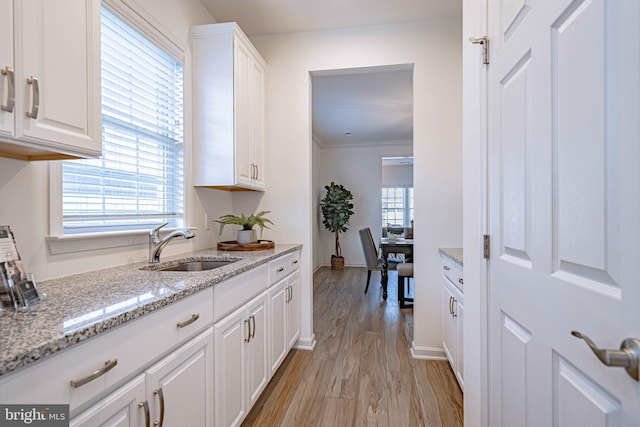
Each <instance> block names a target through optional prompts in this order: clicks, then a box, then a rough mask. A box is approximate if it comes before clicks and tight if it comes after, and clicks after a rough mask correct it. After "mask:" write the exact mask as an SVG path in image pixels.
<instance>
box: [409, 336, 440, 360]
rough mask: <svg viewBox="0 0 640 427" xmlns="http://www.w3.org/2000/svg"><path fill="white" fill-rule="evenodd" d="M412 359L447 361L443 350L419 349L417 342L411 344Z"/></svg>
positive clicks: (435, 348) (436, 348) (434, 348)
mask: <svg viewBox="0 0 640 427" xmlns="http://www.w3.org/2000/svg"><path fill="white" fill-rule="evenodd" d="M411 357H413V358H414V359H423V360H447V356H446V354H445V353H444V349H443V348H438V347H417V346H416V343H415V341H414V342H412V343H411Z"/></svg>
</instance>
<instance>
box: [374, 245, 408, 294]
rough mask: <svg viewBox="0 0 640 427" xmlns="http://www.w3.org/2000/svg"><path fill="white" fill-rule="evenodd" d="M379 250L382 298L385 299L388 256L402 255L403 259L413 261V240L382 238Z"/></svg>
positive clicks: (387, 279)
mask: <svg viewBox="0 0 640 427" xmlns="http://www.w3.org/2000/svg"><path fill="white" fill-rule="evenodd" d="M380 250H381V252H382V298H383V299H387V284H388V282H389V262H388V259H389V254H404V256H405V259H411V260H413V239H405V238H403V237H395V238H390V237H382V238H381V239H380Z"/></svg>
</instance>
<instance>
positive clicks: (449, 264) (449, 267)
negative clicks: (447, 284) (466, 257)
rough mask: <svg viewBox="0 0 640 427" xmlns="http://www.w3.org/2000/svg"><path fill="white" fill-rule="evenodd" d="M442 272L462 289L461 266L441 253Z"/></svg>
mask: <svg viewBox="0 0 640 427" xmlns="http://www.w3.org/2000/svg"><path fill="white" fill-rule="evenodd" d="M441 259H442V274H444V276H445V277H446V278H447V279H449V280H450V281H451V282H452V283H453V284H454V285H455V286H456V287H457V288H458V289H460V291H463V289H464V279H463V275H462V267H461V266H460V264H458V263H457V262H455V261H453V260H452V259H451V258H449V257H448V256H445V255H442V256H441Z"/></svg>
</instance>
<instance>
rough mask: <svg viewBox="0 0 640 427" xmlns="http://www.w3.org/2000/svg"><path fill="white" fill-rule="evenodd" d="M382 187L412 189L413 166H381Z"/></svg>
mask: <svg viewBox="0 0 640 427" xmlns="http://www.w3.org/2000/svg"><path fill="white" fill-rule="evenodd" d="M382 186H383V187H413V165H383V166H382Z"/></svg>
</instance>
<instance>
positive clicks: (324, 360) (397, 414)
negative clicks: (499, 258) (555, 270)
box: [243, 267, 463, 427]
mask: <svg viewBox="0 0 640 427" xmlns="http://www.w3.org/2000/svg"><path fill="white" fill-rule="evenodd" d="M366 277H367V273H366V270H365V269H364V268H345V270H344V271H341V272H340V271H332V270H331V269H330V268H324V267H323V268H321V269H319V270H318V271H317V272H316V274H315V275H314V280H313V282H314V291H313V301H314V304H313V312H314V313H313V321H314V331H315V334H316V340H317V344H316V347H315V349H314V350H313V351H305V350H292V351H291V353H290V354H289V356H287V358H286V359H285V361H284V362H283V364H282V366H281V367H280V368H279V369H278V371H277V372H276V374H275V376H274V377H273V379H272V380H271V382H270V383H269V385H268V386H267V388H266V389H265V391H264V392H263V393H262V395H261V396H260V398H259V399H258V402H256V405H255V406H254V408H253V409H252V411H251V412H250V413H249V414H248V416H247V418H246V420H245V422H244V423H243V426H261V427H263V426H268V427H271V426H292V427H293V426H295V427H300V426H331V427H342V426H365V425H366V426H390V427H399V426H452V427H456V426H462V425H463V419H462V392H461V391H460V387H459V386H458V383H457V382H456V380H455V377H454V376H453V372H452V371H451V368H450V367H449V364H448V363H447V362H442V361H424V360H415V359H412V358H411V354H410V349H409V348H410V345H411V341H412V334H413V325H412V324H413V311H412V309H410V308H404V309H400V308H399V307H398V302H397V301H396V298H395V296H396V295H397V287H396V286H397V275H396V273H395V272H391V273H390V279H389V298H388V300H387V301H384V300H383V299H382V296H381V295H382V289H381V287H380V285H379V282H380V275H379V273H378V272H374V273H373V274H372V276H371V285H370V286H369V292H368V293H367V294H366V295H365V294H364V287H365V282H366ZM412 285H413V284H412Z"/></svg>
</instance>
